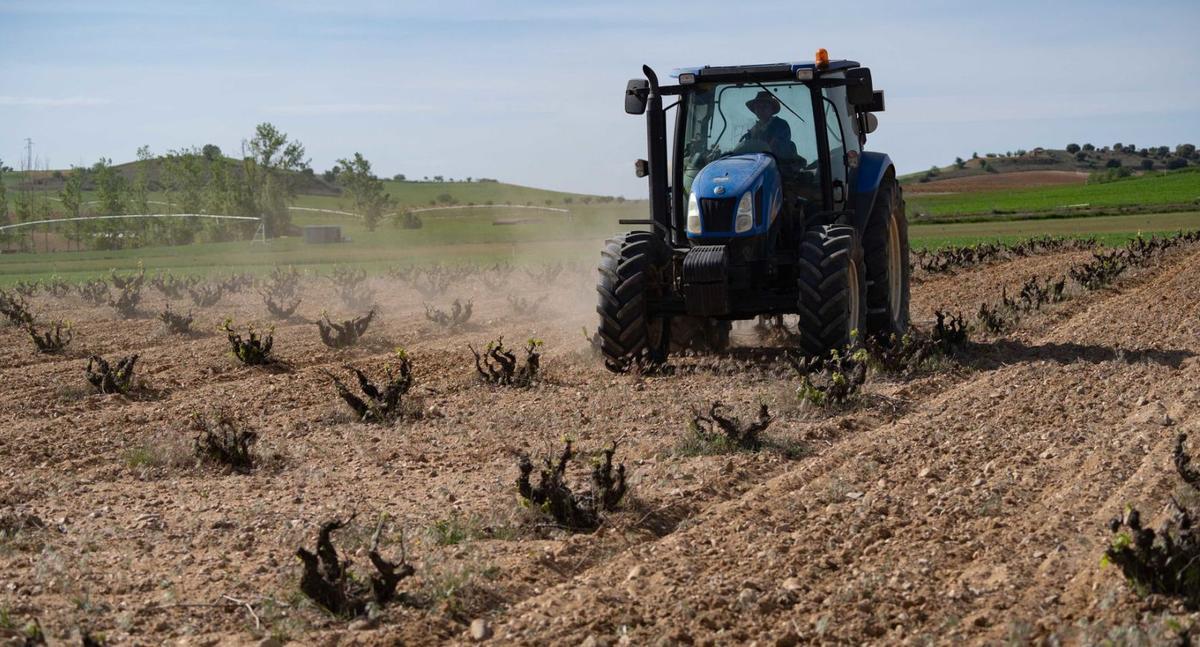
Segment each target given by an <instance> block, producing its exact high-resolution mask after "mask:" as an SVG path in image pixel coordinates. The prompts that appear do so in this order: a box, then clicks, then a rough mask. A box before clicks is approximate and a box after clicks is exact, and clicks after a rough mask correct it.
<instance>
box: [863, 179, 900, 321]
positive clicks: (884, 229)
mask: <svg viewBox="0 0 1200 647" xmlns="http://www.w3.org/2000/svg"><path fill="white" fill-rule="evenodd" d="M863 247H864V250H863V251H864V253H865V255H866V258H865V259H864V261H865V262H866V265H867V273H866V277H867V327H866V333H867V334H868V335H876V336H879V337H882V338H884V339H887V338H889V337H891V336H892V335H895V336H896V337H897V338H899V337H901V336H903V335H904V333H905V332H907V331H908V299H909V291H908V277H909V266H908V218H907V217H906V216H905V215H904V198H903V196H902V194H901V192H900V185H899V184H898V183H897V182H896V181H895V180H888V181H887V183H886V184H885V185H883V186H882V187H880V189H879V195H878V196H877V197H876V198H875V207H874V208H873V209H872V210H871V219H870V220H869V221H868V222H867V231H866V234H865V235H864V236H863Z"/></svg>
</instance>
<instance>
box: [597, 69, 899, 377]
mask: <svg viewBox="0 0 1200 647" xmlns="http://www.w3.org/2000/svg"><path fill="white" fill-rule="evenodd" d="M642 70H643V73H644V75H645V78H644V79H634V80H632V81H630V82H629V83H628V84H627V86H626V89H625V111H626V112H627V113H630V114H639V115H640V114H644V115H645V116H646V133H647V149H648V150H647V153H648V154H647V157H646V159H644V160H638V162H637V164H636V170H637V174H638V175H639V177H647V178H648V183H649V189H650V218H649V219H647V220H625V221H622V222H623V223H625V224H636V225H645V226H649V227H650V228H651V229H650V231H648V232H631V233H629V234H626V235H625V236H623V237H620V238H619V239H613V240H611V241H610V244H611V249H607V250H606V252H605V255H604V260H603V262H602V264H601V268H600V270H601V275H602V280H601V283H600V285H598V290H599V291H600V294H601V301H600V314H601V325H600V329H599V331H600V335H601V339H602V344H601V346H602V350H603V351H604V354H605V356H606V360H607V361H608V364H609V366H610V367H612V366H619V365H621V364H622V363H625V362H627V361H629V360H630V358H633V357H634V356H637V355H639V354H644V353H649V354H651V355H656V356H662V355H664V353H665V352H666V349H667V348H668V347H672V346H674V347H681V346H694V344H693V338H694V337H696V334H695V331H701V332H704V331H707V332H706V333H705V334H704V335H701V336H702V337H707V338H708V340H709V341H710V342H711V341H713V340H715V343H710V344H707V345H710V346H718V347H719V346H720V345H721V344H722V343H723V342H722V341H721V340H722V339H723V338H724V339H727V337H728V330H729V323H728V322H730V321H732V320H736V319H749V318H753V317H757V316H764V315H782V314H799V315H801V319H802V322H801V324H802V325H801V331H800V332H801V334H802V336H803V338H804V341H803V342H802V346H804V348H805V350H806V351H807V352H810V353H811V354H819V353H821V352H825V351H828V350H830V349H834V348H841V347H844V346H845V345H847V344H848V343H849V342H850V340H852V339H854V338H855V337H856V335H858V334H860V333H861V332H864V331H865V332H867V333H870V334H880V335H882V334H894V333H902V332H903V330H904V329H905V328H906V327H907V322H908V304H907V302H908V296H907V294H908V268H907V263H908V259H907V256H908V243H907V224H906V221H905V220H904V213H903V201H902V200H901V196H900V187H899V184H898V183H897V182H896V179H895V169H894V167H893V165H892V163H891V160H890V158H888V156H887V155H885V154H883V153H876V152H868V151H865V150H864V146H865V144H866V139H867V135H868V134H869V133H871V132H872V131H873V130H874V129H875V126H876V124H877V120H876V117H875V116H874V114H873V113H876V112H879V111H882V110H883V108H884V105H883V93H882V92H880V91H876V90H875V89H874V87H873V84H872V80H871V72H870V70H868V69H867V68H865V67H862V66H860V65H859V64H858V63H856V62H854V61H847V60H839V61H833V60H830V59H829V55H828V53H826V52H825V50H818V51H817V56H816V57H815V58H814V60H813V61H811V62H802V63H777V64H768V65H740V66H724V67H719V66H705V67H694V68H682V69H677V70H675V72H674V73H673V74H672V76H674V77H675V79H676V80H677V83H676V84H675V85H662V84H660V83H659V80H658V77H657V75H656V74H655V73H654V71H653V70H651V69H650V68H649V67H643V68H642ZM673 97H677V100H675V101H673V102H672V103H671V104H670V105H669V106H667V107H664V105H663V104H664V99H667V98H673ZM669 112H673V113H674V118H675V122H674V130H673V131H672V132H673V137H672V138H671V139H672V141H671V142H670V145H668V137H667V132H668V131H667V128H668V126H667V115H668V113H669ZM668 149H669V150H668ZM634 261H636V262H634ZM610 265H611V267H609V266H610ZM642 265H645V266H646V267H647V268H649V273H650V274H652V275H653V278H652V279H651V278H649V277H646V276H639V277H636V278H635V279H634V280H635V283H630V284H629V285H636V286H637V287H638V290H639V291H641V292H640V293H639V294H638V295H636V298H637V299H638V300H639V303H641V304H643V305H641V306H639V308H635V309H631V308H629V307H627V306H628V305H629V304H628V303H625V302H624V301H622V299H621V297H620V294H619V293H620V289H622V287H623V286H625V285H626V280H627V279H626V278H625V277H622V276H621V275H620V274H619V272H617V270H618V269H619V268H621V267H626V268H629V267H640V266H642ZM830 286H841V287H838V288H836V289H837V290H841V292H839V293H837V294H834V293H827V292H828V291H829V290H830V289H833V288H831V287H830ZM624 289H626V290H629V289H632V288H624ZM835 305H836V306H837V307H833V306H835ZM843 310H844V311H843ZM621 316H624V317H633V319H632V320H630V321H621V320H620V317H621ZM672 331H674V332H672ZM713 331H716V333H715V334H713ZM673 334H674V335H675V337H676V338H675V339H673V340H672V339H671V337H672V335H673ZM606 335H607V336H608V337H609V338H608V340H607V341H604V338H605V336H606ZM680 337H683V339H680ZM702 345H704V344H702ZM623 358H624V359H623Z"/></svg>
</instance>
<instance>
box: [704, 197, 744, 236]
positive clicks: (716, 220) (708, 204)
mask: <svg viewBox="0 0 1200 647" xmlns="http://www.w3.org/2000/svg"><path fill="white" fill-rule="evenodd" d="M736 211H737V200H736V199H734V198H700V220H701V221H702V222H703V223H704V232H705V233H716V232H722V231H728V232H732V231H733V214H734V212H736Z"/></svg>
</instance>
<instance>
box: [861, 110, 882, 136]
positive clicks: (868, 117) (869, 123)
mask: <svg viewBox="0 0 1200 647" xmlns="http://www.w3.org/2000/svg"><path fill="white" fill-rule="evenodd" d="M878 127H879V117H876V116H875V115H873V114H871V113H869V112H868V113H866V114H864V115H863V134H864V135H870V134H871V133H873V132H875V129H876V128H878Z"/></svg>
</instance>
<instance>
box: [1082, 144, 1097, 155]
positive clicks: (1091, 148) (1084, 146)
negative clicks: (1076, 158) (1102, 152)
mask: <svg viewBox="0 0 1200 647" xmlns="http://www.w3.org/2000/svg"><path fill="white" fill-rule="evenodd" d="M1083 150H1085V151H1087V152H1089V153H1090V152H1092V151H1094V150H1096V147H1095V146H1092V145H1091V144H1084V145H1083Z"/></svg>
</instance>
